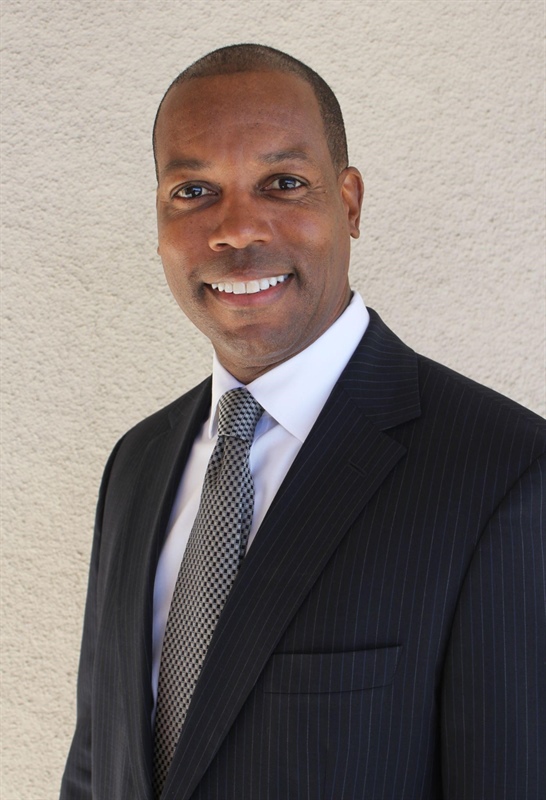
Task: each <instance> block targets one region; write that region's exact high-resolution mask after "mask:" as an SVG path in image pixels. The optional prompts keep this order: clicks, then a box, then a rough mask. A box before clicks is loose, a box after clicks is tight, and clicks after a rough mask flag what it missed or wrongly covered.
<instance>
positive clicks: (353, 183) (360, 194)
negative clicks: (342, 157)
mask: <svg viewBox="0 0 546 800" xmlns="http://www.w3.org/2000/svg"><path fill="white" fill-rule="evenodd" d="M339 180H340V192H341V200H342V202H343V205H344V206H345V210H346V212H347V221H348V223H349V233H350V235H351V236H352V237H353V239H358V237H359V236H360V209H361V208H362V200H363V198H364V181H363V180H362V175H361V174H360V172H359V171H358V170H357V169H356V167H346V169H344V170H343V172H342V173H341V174H340V176H339Z"/></svg>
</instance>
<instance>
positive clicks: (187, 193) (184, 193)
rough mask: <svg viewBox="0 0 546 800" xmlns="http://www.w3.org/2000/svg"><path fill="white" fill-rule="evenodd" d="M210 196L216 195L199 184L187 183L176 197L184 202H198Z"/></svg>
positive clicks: (177, 192)
mask: <svg viewBox="0 0 546 800" xmlns="http://www.w3.org/2000/svg"><path fill="white" fill-rule="evenodd" d="M210 194H214V192H213V191H212V190H211V189H208V188H207V187H206V186H201V184H199V183H187V184H186V185H185V186H182V187H181V188H180V189H178V190H177V191H176V192H175V194H174V197H180V198H182V200H196V199H197V200H198V199H199V198H200V197H206V196H207V195H210Z"/></svg>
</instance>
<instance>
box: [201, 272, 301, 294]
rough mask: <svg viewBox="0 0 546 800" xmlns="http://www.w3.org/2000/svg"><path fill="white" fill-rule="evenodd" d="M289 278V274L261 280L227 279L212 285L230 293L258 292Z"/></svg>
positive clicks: (220, 290)
mask: <svg viewBox="0 0 546 800" xmlns="http://www.w3.org/2000/svg"><path fill="white" fill-rule="evenodd" d="M287 278H288V275H276V276H275V277H273V278H260V280H259V281H246V282H245V281H235V282H234V283H229V282H228V281H225V282H221V283H211V286H212V288H213V289H217V290H218V291H219V292H227V293H228V294H231V293H233V294H256V293H257V292H265V290H266V289H269V287H270V286H276V285H277V284H278V283H283V281H285V280H286V279H287Z"/></svg>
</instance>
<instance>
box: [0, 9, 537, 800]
mask: <svg viewBox="0 0 546 800" xmlns="http://www.w3.org/2000/svg"><path fill="white" fill-rule="evenodd" d="M544 30H545V24H544V3H543V2H542V1H541V0H509V2H502V0H458V2H453V0H449V2H445V1H444V0H381V2H380V1H379V0H346V1H345V2H328V1H327V0H324V1H323V2H318V1H317V0H299V2H298V3H293V2H292V1H291V0H290V1H289V0H280V2H262V3H258V2H257V0H238V2H231V0H226V1H225V2H223V1H222V0H209V2H205V1H204V0H192V2H191V3H190V2H185V1H184V0H182V2H180V3H177V4H173V3H167V2H164V0H158V2H153V1H152V0H140V1H139V0H125V1H123V0H94V2H93V3H92V4H91V3H84V2H81V0H76V1H75V0H32V1H31V2H28V1H27V0H4V3H3V9H2V27H1V33H2V42H3V62H2V71H3V89H2V94H3V97H2V100H3V111H2V127H3V132H4V138H3V158H2V178H1V181H2V183H1V191H2V223H3V234H2V259H3V299H2V320H3V344H2V375H1V377H2V402H3V411H2V429H3V449H4V453H3V462H2V470H3V472H2V508H3V544H2V573H1V583H2V641H1V658H2V673H3V674H2V707H1V722H2V783H1V792H2V798H3V799H4V800H42V798H44V799H45V798H54V797H56V794H57V791H58V786H59V781H60V777H61V772H62V768H63V763H64V759H65V757H66V752H67V748H68V745H69V740H70V737H71V733H72V728H73V722H74V713H75V677H76V667H77V658H78V649H79V639H80V632H81V619H82V610H83V602H84V597H85V588H86V580H87V562H88V557H89V548H90V543H91V531H92V521H93V513H94V504H95V499H96V493H97V489H98V484H99V480H100V475H101V472H102V468H103V465H104V462H105V460H106V458H107V455H108V453H109V451H110V449H111V447H112V446H113V444H114V442H115V441H116V440H117V438H118V437H119V436H120V435H121V434H122V433H123V432H124V431H125V430H126V429H127V428H128V427H129V426H131V425H132V424H133V423H135V422H137V421H138V420H139V419H140V418H141V417H143V416H144V415H146V414H148V413H151V412H152V411H154V410H155V409H157V408H158V407H159V406H161V405H163V404H165V403H167V402H169V401H170V400H172V399H173V398H175V397H176V396H178V395H179V394H181V393H182V392H183V391H184V390H186V389H188V388H190V387H191V386H192V385H194V384H195V383H196V382H197V381H198V380H200V379H201V378H202V377H203V376H204V375H205V374H207V373H208V371H209V363H210V348H209V345H208V342H206V340H204V339H203V338H202V337H201V335H200V334H198V333H197V332H195V331H194V330H193V329H192V328H191V326H190V324H189V323H188V322H187V321H186V320H185V319H184V318H183V316H182V312H180V311H179V309H178V307H177V306H176V304H175V302H174V300H172V298H171V297H170V295H169V292H168V290H167V288H166V285H165V282H164V279H163V275H162V270H161V266H160V262H159V259H158V256H157V255H156V253H155V244H156V242H155V216H154V190H155V182H154V174H153V166H152V157H151V146H150V130H151V125H152V121H153V117H154V114H155V110H156V107H157V104H158V102H159V100H160V98H161V96H162V94H163V91H164V90H165V89H166V87H167V85H168V84H169V83H170V81H171V79H172V78H173V77H174V76H175V75H176V74H177V73H178V72H179V71H180V70H181V69H182V68H183V67H185V66H186V65H187V64H188V63H190V62H191V61H193V60H194V59H195V58H197V57H199V56H200V55H202V54H204V53H205V52H207V51H208V50H210V49H213V48H214V47H217V46H221V45H223V44H228V43H232V42H240V41H259V42H262V43H265V44H271V45H273V46H276V47H279V48H281V49H285V50H287V51H288V52H290V53H292V54H293V55H295V56H297V57H299V58H301V59H302V60H304V61H306V62H307V63H309V64H310V65H311V66H312V67H314V68H315V69H317V70H318V71H319V72H320V73H321V74H322V75H323V76H324V77H325V78H326V80H327V81H328V82H329V83H330V84H331V86H332V88H333V89H334V91H336V93H337V94H338V97H339V99H340V102H341V106H342V108H343V110H344V113H345V118H346V123H347V128H348V135H349V144H350V154H351V162H352V163H354V164H355V165H357V166H359V167H360V168H361V170H362V172H363V174H364V178H365V182H366V190H367V192H366V198H365V205H364V212H363V235H362V238H361V240H360V241H359V242H358V243H357V244H356V246H355V247H354V250H353V266H352V277H353V284H354V285H355V286H356V287H357V288H358V289H359V290H360V291H361V292H362V294H363V296H364V298H365V300H366V302H367V303H368V305H371V306H373V307H374V308H376V309H377V310H379V311H380V313H381V314H382V316H383V317H384V319H385V320H386V322H387V323H388V324H389V325H390V326H391V327H393V328H394V330H395V331H396V332H397V333H398V334H399V335H400V336H401V337H402V338H404V339H405V340H406V341H407V342H408V343H409V344H411V345H412V346H414V347H415V348H416V349H418V350H420V351H422V352H424V353H426V354H427V355H429V356H431V357H433V358H435V359H437V360H439V361H442V362H444V363H447V364H448V365H450V366H451V367H453V368H455V369H458V370H460V371H462V372H465V373H466V374H468V375H470V376H471V377H473V378H475V379H477V380H479V381H481V382H483V383H486V384H488V385H490V386H492V387H494V388H496V389H498V390H499V391H501V392H503V393H505V394H507V395H509V396H510V397H512V398H514V399H515V400H517V401H519V402H521V403H523V404H524V405H527V406H529V407H531V408H532V409H534V410H535V411H538V412H539V413H544V412H545V410H546V398H545V392H544V310H545V309H544V288H545V283H544V268H545V255H544V245H545V230H544V222H543V214H544V157H543V147H544V138H543V128H544V94H543V82H544V50H543V36H544Z"/></svg>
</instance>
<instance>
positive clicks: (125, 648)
mask: <svg viewBox="0 0 546 800" xmlns="http://www.w3.org/2000/svg"><path fill="white" fill-rule="evenodd" d="M209 404H210V384H209V381H206V382H205V383H203V384H202V385H200V386H198V387H197V388H196V389H194V390H193V391H191V392H189V393H188V394H186V395H185V396H183V397H182V398H180V399H179V400H177V401H176V402H175V403H173V404H172V405H170V406H169V407H168V408H166V409H164V410H162V411H160V412H158V413H157V414H155V415H154V416H152V417H150V418H149V419H147V420H145V421H144V422H142V423H141V424H139V425H137V426H136V428H134V429H133V430H132V431H130V432H129V433H128V434H127V435H126V436H125V437H124V438H123V439H122V440H121V442H120V443H119V444H118V446H117V447H116V449H115V450H114V453H113V454H112V456H111V458H110V461H109V463H108V466H107V469H106V472H105V477H104V480H103V485H102V489H101V495H100V501H99V507H98V513H97V525H96V534H95V541H94V549H93V556H92V564H91V576H90V585H89V597H88V604H87V610H86V618H85V628H84V637H83V647H82V657H81V667H80V677H79V689H78V693H79V697H78V723H77V729H76V734H75V737H74V741H73V745H72V749H71V752H70V756H69V759H68V764H67V767H66V772H65V776H64V779H63V788H62V793H61V797H62V798H63V800H85V799H87V798H91V797H92V798H94V800H150V798H151V797H152V792H151V770H152V767H151V763H152V761H151V753H152V731H151V728H150V715H151V708H152V697H151V689H150V669H151V638H152V637H151V625H152V588H153V581H154V574H155V568H156V563H157V559H158V556H159V553H160V550H161V546H162V542H163V537H164V533H165V527H166V524H167V521H168V518H169V513H170V510H171V506H172V503H173V499H174V496H175V492H176V489H177V487H178V483H179V480H180V475H181V473H182V471H183V469H184V464H185V462H186V459H187V457H188V454H189V452H190V448H191V446H192V443H193V440H194V438H195V436H196V434H197V432H198V430H199V428H200V426H201V424H202V422H203V419H204V418H205V417H206V415H207V413H208V409H209ZM545 451H546V425H545V423H544V422H543V421H542V420H541V419H540V418H538V417H537V416H535V415H534V414H532V413H531V412H528V411H526V410H525V409H523V408H521V407H519V406H517V405H515V404H514V403H512V402H511V401H509V400H507V399H505V398H503V397H501V396H499V395H497V394H495V393H494V392H492V391H490V390H488V389H486V388H484V387H482V386H478V385H477V384H474V383H472V382H471V381H469V380H467V379H466V378H463V377H461V376H460V375H457V374H455V373H453V372H451V371H450V370H448V369H446V368H445V367H442V366H440V365H438V364H435V363H433V362H431V361H429V360H427V359H426V358H422V357H420V356H417V355H416V354H415V353H414V352H413V351H411V350H410V349H409V348H407V347H406V346H405V345H403V344H402V343H401V342H400V341H399V340H398V339H397V338H396V337H395V336H394V334H392V333H391V332H390V331H389V330H388V329H387V328H386V327H385V326H384V325H383V323H382V322H381V320H380V319H379V318H378V316H377V315H376V314H374V313H373V312H372V319H371V323H370V326H369V328H368V331H367V332H366V334H365V336H364V339H363V340H362V342H361V344H360V345H359V347H358V349H357V350H356V352H355V354H354V356H353V358H352V359H351V361H350V363H349V364H348V366H347V368H346V370H345V372H344V373H343V375H342V377H341V378H340V380H339V382H338V384H337V385H336V387H335V389H334V391H333V392H332V395H331V396H330V398H329V400H328V402H327V404H326V406H325V408H324V409H323V411H322V414H321V416H320V418H319V420H318V421H317V424H316V425H315V427H314V428H313V430H312V432H311V433H310V435H309V437H308V439H307V440H306V442H305V444H304V446H303V447H302V449H301V451H300V453H299V455H298V457H297V459H296V461H295V462H294V464H293V466H292V468H291V470H290V472H289V474H288V476H287V477H286V480H285V481H284V483H283V485H282V487H281V489H280V490H279V493H278V495H277V497H276V498H275V500H274V502H273V504H272V506H271V508H270V510H269V512H268V514H267V516H266V518H265V520H264V522H263V524H262V526H261V528H260V531H259V533H258V535H257V537H256V539H255V541H254V543H253V545H252V547H251V548H250V550H249V553H248V555H247V557H246V559H245V561H244V563H243V565H242V568H241V571H240V573H239V575H238V578H237V581H236V583H235V586H234V588H233V590H232V592H231V594H230V596H229V598H228V601H227V604H226V606H225V609H224V612H223V615H222V617H221V619H220V622H219V624H218V627H217V629H216V631H215V634H214V638H213V640H212V643H211V646H210V650H209V652H208V655H207V659H206V661H205V664H204V667H203V671H202V673H201V676H200V680H199V683H198V686H197V688H196V691H195V694H194V697H193V700H192V704H191V707H190V709H189V713H188V717H187V720H186V724H185V727H184V730H183V733H182V735H181V738H180V742H179V745H178V749H177V751H176V754H175V758H174V761H173V765H172V769H171V772H170V775H169V778H168V780H167V784H166V786H165V790H164V794H163V797H164V798H169V800H175V798H176V800H189V798H192V800H350V799H351V798H355V800H356V799H357V798H358V799H359V800H361V799H362V800H364V799H365V800H379V798H381V799H382V800H428V799H432V798H435V799H438V800H439V799H440V798H443V799H444V800H470V798H475V800H478V799H479V800H486V799H487V798H490V799H491V800H501V799H502V798H505V799H506V798H511V799H513V800H516V798H517V800H538V798H539V797H542V798H544V797H545V796H546V788H545V787H546V767H545V764H544V760H545V723H546V703H545V692H546V687H545V683H546V672H545V671H546V666H545V664H546V622H545V595H544V592H545V588H544V565H545V552H544V550H545V547H544V530H545V524H546V523H545V505H546V504H545V502H544V499H545V494H546V492H545V478H544V472H545V469H546V461H545ZM541 762H542V763H541ZM541 770H542V773H541V774H539V773H540V771H541Z"/></svg>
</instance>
